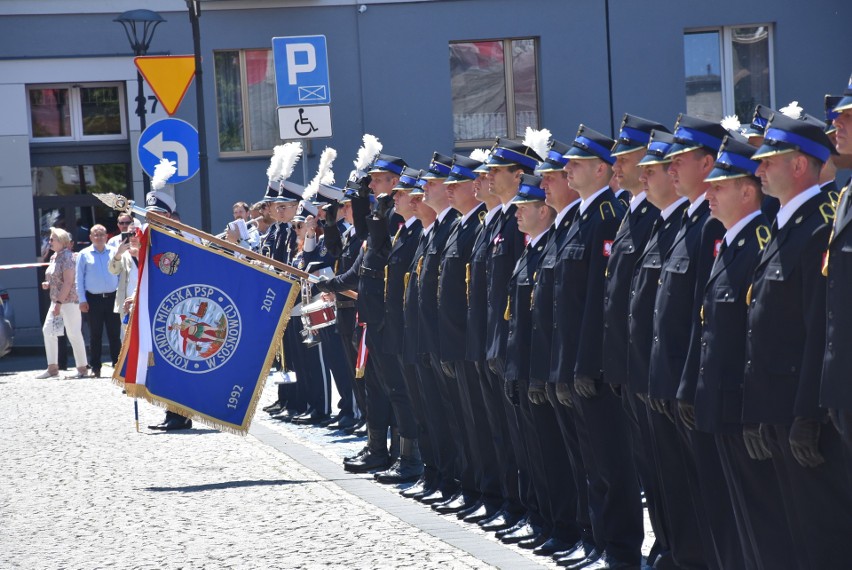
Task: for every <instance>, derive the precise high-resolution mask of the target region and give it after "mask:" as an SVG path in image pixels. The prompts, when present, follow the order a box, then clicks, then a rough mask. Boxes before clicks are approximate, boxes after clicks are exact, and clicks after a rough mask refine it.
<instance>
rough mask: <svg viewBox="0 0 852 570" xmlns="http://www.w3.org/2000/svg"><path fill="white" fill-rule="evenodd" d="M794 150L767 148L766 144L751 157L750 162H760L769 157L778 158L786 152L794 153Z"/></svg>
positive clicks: (775, 147)
mask: <svg viewBox="0 0 852 570" xmlns="http://www.w3.org/2000/svg"><path fill="white" fill-rule="evenodd" d="M794 151H795V149H792V148H778V147H777V146H769V145H767V144H765V145H762V146H761V147H760V148H758V149H757V151H756V152H755V153H754V154H753V155H752V156H751V159H752V160H762V159H764V158H769V157H771V156H778V155H781V154H787V153H788V152H794Z"/></svg>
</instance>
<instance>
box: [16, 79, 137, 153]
mask: <svg viewBox="0 0 852 570" xmlns="http://www.w3.org/2000/svg"><path fill="white" fill-rule="evenodd" d="M27 104H28V107H29V114H30V140H31V141H32V142H45V143H47V142H72V141H106V140H122V139H127V118H126V106H125V95H124V85H123V84H121V83H87V84H74V85H30V86H28V87H27Z"/></svg>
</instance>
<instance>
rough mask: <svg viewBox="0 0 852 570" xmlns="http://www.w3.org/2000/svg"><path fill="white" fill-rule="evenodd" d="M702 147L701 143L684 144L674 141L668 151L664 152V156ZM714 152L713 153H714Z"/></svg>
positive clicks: (671, 155) (669, 156) (667, 156)
mask: <svg viewBox="0 0 852 570" xmlns="http://www.w3.org/2000/svg"><path fill="white" fill-rule="evenodd" d="M699 148H702V147H701V145H697V144H696V145H686V144H683V143H679V142H676V143H674V144H673V145H672V146H671V148H670V149H669V151H668V152H667V153H666V158H669V159H670V158H671V157H673V156H677V155H678V154H683V153H685V152H689V151H691V150H696V149H699ZM714 154H715V153H714Z"/></svg>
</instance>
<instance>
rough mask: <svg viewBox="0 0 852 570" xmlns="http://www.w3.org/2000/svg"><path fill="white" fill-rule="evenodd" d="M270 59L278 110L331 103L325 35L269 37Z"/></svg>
mask: <svg viewBox="0 0 852 570" xmlns="http://www.w3.org/2000/svg"><path fill="white" fill-rule="evenodd" d="M272 58H273V63H274V66H275V88H276V93H277V94H278V106H279V107H290V106H295V105H300V106H305V105H328V104H329V103H331V86H330V84H329V77H328V50H327V48H326V43H325V36H288V37H282V38H272Z"/></svg>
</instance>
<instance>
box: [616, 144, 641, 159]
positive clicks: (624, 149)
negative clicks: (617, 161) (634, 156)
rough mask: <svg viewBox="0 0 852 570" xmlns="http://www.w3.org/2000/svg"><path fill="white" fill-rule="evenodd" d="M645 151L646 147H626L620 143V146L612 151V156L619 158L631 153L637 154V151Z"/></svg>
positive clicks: (617, 145)
mask: <svg viewBox="0 0 852 570" xmlns="http://www.w3.org/2000/svg"><path fill="white" fill-rule="evenodd" d="M644 149H645V147H644V146H629V145H626V144H621V143H618V144H616V145H615V148H614V149H613V150H612V152H611V153H610V155H612V156H619V155H622V154H628V153H630V152H635V151H637V150H644Z"/></svg>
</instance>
